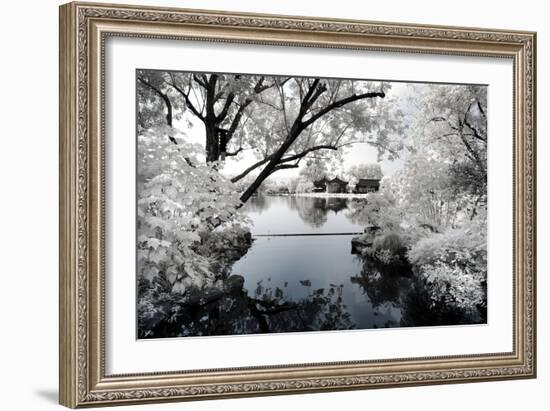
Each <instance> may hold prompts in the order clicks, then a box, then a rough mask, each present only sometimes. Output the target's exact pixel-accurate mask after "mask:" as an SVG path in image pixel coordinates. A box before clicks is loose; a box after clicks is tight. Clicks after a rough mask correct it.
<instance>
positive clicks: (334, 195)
mask: <svg viewBox="0 0 550 411" xmlns="http://www.w3.org/2000/svg"><path fill="white" fill-rule="evenodd" d="M367 194H368V193H365V194H354V193H294V194H260V195H263V196H266V197H267V196H269V197H317V198H367Z"/></svg>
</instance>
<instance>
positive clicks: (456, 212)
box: [135, 69, 488, 339]
mask: <svg viewBox="0 0 550 411" xmlns="http://www.w3.org/2000/svg"><path fill="white" fill-rule="evenodd" d="M135 81H136V175H137V181H136V227H137V229H136V294H137V295H136V298H137V306H136V318H137V320H136V321H137V337H138V339H151V338H169V337H197V336H220V335H243V334H265V333H288V332H306V331H316V332H328V331H333V332H338V331H343V330H365V329H380V328H395V327H433V326H458V325H471V324H486V323H487V144H488V133H487V115H488V110H487V105H488V98H487V94H488V87H487V85H484V84H442V83H420V82H407V81H404V80H386V79H384V80H380V79H368V78H365V79H348V78H317V77H302V76H294V75H271V74H243V73H213V72H189V71H167V70H152V69H138V70H136V79H135Z"/></svg>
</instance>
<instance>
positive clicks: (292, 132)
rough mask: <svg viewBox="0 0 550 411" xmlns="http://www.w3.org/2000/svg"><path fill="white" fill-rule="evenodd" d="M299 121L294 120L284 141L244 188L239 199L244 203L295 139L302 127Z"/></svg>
mask: <svg viewBox="0 0 550 411" xmlns="http://www.w3.org/2000/svg"><path fill="white" fill-rule="evenodd" d="M300 125H301V123H298V122H295V123H294V125H293V126H292V128H291V129H290V132H289V134H288V137H287V138H286V140H285V141H284V143H283V144H282V145H281V147H279V149H278V150H277V151H276V152H275V154H274V155H273V157H272V159H271V160H270V161H269V162H268V163H267V165H266V166H265V167H264V168H263V170H262V171H261V172H260V174H258V177H256V179H255V180H254V182H253V183H252V184H250V186H249V187H248V188H247V189H246V191H245V192H244V193H242V195H241V201H242V202H243V203H246V202H247V201H248V199H249V198H250V197H251V196H252V194H254V193H255V192H256V190H257V189H258V188H259V187H260V185H261V184H262V183H263V182H264V181H265V179H266V178H267V177H269V176H270V175H271V173H272V172H273V170H274V169H275V167H277V165H278V164H279V161H280V160H281V158H282V157H283V155H284V154H285V153H286V151H287V150H288V149H289V148H290V146H291V145H292V144H293V143H294V141H296V139H297V138H298V136H299V135H300V133H301V132H302V127H301V126H300Z"/></svg>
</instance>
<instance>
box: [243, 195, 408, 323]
mask: <svg viewBox="0 0 550 411" xmlns="http://www.w3.org/2000/svg"><path fill="white" fill-rule="evenodd" d="M350 201H351V200H349V199H345V198H327V197H324V198H312V197H294V196H278V197H276V196H261V197H255V198H253V199H251V200H250V202H249V203H248V204H247V206H246V213H247V214H248V216H249V217H250V219H251V220H252V222H253V223H254V225H253V227H252V235H253V237H254V238H255V240H254V243H253V245H252V247H251V249H250V250H249V251H248V253H247V254H246V255H245V256H244V257H243V258H241V259H240V260H239V261H237V262H236V263H235V264H234V266H233V270H232V271H233V273H234V274H240V275H242V276H243V277H244V279H245V283H244V288H245V289H246V290H247V291H248V292H249V294H253V293H254V292H255V290H256V291H258V293H259V292H262V291H264V290H265V289H273V290H275V289H277V288H278V289H279V290H281V292H282V293H283V294H284V298H285V299H286V300H287V301H289V302H295V301H300V300H302V299H306V298H308V296H311V295H312V293H314V292H315V291H316V290H319V292H323V293H325V292H326V291H327V290H330V289H331V288H333V289H334V288H336V289H337V290H338V292H339V293H340V296H341V302H340V304H339V309H340V310H342V311H344V312H347V313H348V314H349V317H348V318H349V320H350V321H351V324H352V328H378V327H396V326H399V325H400V321H401V317H402V313H401V311H402V308H401V306H402V301H401V299H400V296H401V294H402V293H401V289H402V288H403V287H408V286H410V284H409V283H408V280H407V279H404V278H403V277H401V276H399V277H391V278H389V277H388V276H381V275H380V273H378V272H376V270H374V271H372V270H370V269H368V268H367V267H366V264H365V262H364V261H363V260H362V259H361V258H359V257H357V256H354V255H352V254H351V239H352V237H354V236H355V235H357V234H346V235H324V236H303V235H299V234H315V233H323V234H328V233H357V232H362V231H363V226H361V225H359V224H357V223H355V222H353V221H352V218H350V209H349V205H350ZM356 201H357V200H356ZM269 234H297V235H295V236H285V237H277V236H273V237H270V236H263V235H269ZM258 235H262V236H259V237H258ZM334 327H335V328H336V329H338V324H334Z"/></svg>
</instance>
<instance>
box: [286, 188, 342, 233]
mask: <svg viewBox="0 0 550 411" xmlns="http://www.w3.org/2000/svg"><path fill="white" fill-rule="evenodd" d="M347 201H348V200H347V199H345V198H335V197H329V198H324V197H300V196H291V197H289V203H288V205H289V207H290V209H291V210H294V211H297V212H298V215H299V216H300V219H301V220H302V221H303V222H304V223H306V224H307V225H309V226H310V227H313V228H319V227H322V226H323V225H324V224H325V223H326V222H327V220H328V213H329V211H332V212H334V213H336V214H337V213H338V212H340V211H342V210H344V209H345V208H346V207H347Z"/></svg>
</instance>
